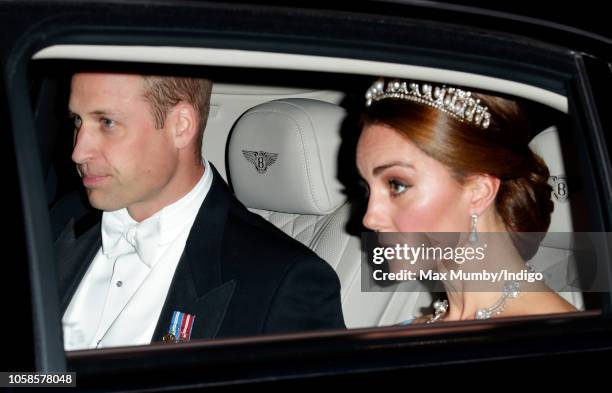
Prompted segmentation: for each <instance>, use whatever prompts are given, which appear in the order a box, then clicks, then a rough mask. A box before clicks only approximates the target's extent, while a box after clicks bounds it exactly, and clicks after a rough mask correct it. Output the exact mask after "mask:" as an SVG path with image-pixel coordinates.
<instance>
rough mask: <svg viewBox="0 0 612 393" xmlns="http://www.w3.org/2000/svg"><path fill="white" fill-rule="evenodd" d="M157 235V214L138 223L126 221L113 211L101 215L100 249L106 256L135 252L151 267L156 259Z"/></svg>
mask: <svg viewBox="0 0 612 393" xmlns="http://www.w3.org/2000/svg"><path fill="white" fill-rule="evenodd" d="M126 214H127V213H126ZM159 236H160V221H159V215H154V216H153V217H150V218H148V219H146V220H144V221H142V222H140V223H126V222H124V221H123V220H122V219H121V218H120V217H119V215H118V214H116V213H114V212H113V213H104V214H103V216H102V250H103V252H104V254H106V255H107V256H108V257H111V258H116V257H119V256H121V255H124V254H129V253H133V252H136V253H137V254H138V257H139V258H140V260H141V261H142V262H143V263H145V264H146V265H147V266H149V267H152V266H153V264H154V263H155V262H156V259H157V251H158V246H159Z"/></svg>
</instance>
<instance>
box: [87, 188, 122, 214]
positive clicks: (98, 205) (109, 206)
mask: <svg viewBox="0 0 612 393" xmlns="http://www.w3.org/2000/svg"><path fill="white" fill-rule="evenodd" d="M87 198H88V199H89V204H90V205H91V206H92V207H93V208H94V209H98V210H102V211H105V212H112V211H115V210H119V209H122V208H124V207H125V206H121V204H119V203H116V202H115V203H113V202H112V201H109V200H108V198H105V197H104V196H103V195H100V191H99V190H92V189H87Z"/></svg>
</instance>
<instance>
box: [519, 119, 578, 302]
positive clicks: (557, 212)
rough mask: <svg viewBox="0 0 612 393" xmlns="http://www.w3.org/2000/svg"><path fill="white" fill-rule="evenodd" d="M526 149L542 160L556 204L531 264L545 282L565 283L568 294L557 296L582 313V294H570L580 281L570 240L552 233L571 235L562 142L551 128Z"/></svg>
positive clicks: (560, 292) (573, 292)
mask: <svg viewBox="0 0 612 393" xmlns="http://www.w3.org/2000/svg"><path fill="white" fill-rule="evenodd" d="M529 147H530V148H531V150H532V151H533V152H534V153H536V154H537V155H539V156H540V157H542V159H543V160H544V162H545V163H546V165H547V166H548V170H549V172H550V179H549V184H550V185H551V186H552V187H553V195H552V199H553V202H554V204H555V208H554V211H553V213H552V216H551V219H550V227H549V228H548V234H547V235H546V236H545V237H544V239H543V240H542V243H540V248H539V249H538V252H537V253H536V255H534V257H533V258H532V259H531V261H530V263H531V265H532V266H533V267H534V268H535V270H537V271H540V272H542V273H544V275H545V278H548V279H550V280H552V281H554V282H555V283H559V282H562V283H567V290H563V289H562V288H561V290H560V291H559V294H560V295H561V296H563V297H564V298H565V299H566V300H567V301H569V302H570V303H572V304H573V305H574V306H575V307H576V308H578V309H579V310H583V309H584V301H583V297H582V293H581V292H577V291H575V290H573V288H576V287H579V282H578V281H579V277H578V273H577V272H578V270H577V267H576V265H575V260H574V258H573V254H574V252H573V244H572V242H571V236H567V237H562V236H554V235H553V234H554V233H555V232H572V231H573V225H572V211H571V205H570V194H569V190H568V188H567V183H566V178H565V167H564V165H563V155H562V150H561V141H560V139H559V134H558V131H557V128H556V127H554V126H553V127H549V128H547V129H545V130H544V131H542V132H540V133H539V134H538V135H536V136H535V137H534V138H533V140H532V141H531V142H530V143H529Z"/></svg>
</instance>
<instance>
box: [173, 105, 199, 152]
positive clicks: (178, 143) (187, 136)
mask: <svg viewBox="0 0 612 393" xmlns="http://www.w3.org/2000/svg"><path fill="white" fill-rule="evenodd" d="M169 117H170V118H171V124H172V128H171V132H172V137H173V140H174V146H175V147H176V148H177V149H179V150H180V149H184V148H186V147H188V146H189V145H190V144H191V143H192V142H193V141H195V139H196V136H197V133H198V122H197V114H196V112H195V109H194V108H193V106H191V105H189V104H187V103H183V102H179V103H178V104H177V105H176V106H175V107H174V108H173V109H172V111H171V113H170V116H169Z"/></svg>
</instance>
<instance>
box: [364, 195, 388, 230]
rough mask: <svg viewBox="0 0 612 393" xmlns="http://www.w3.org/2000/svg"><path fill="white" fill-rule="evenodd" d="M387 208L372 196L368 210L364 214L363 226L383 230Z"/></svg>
mask: <svg viewBox="0 0 612 393" xmlns="http://www.w3.org/2000/svg"><path fill="white" fill-rule="evenodd" d="M386 219H387V218H386V217H385V209H384V206H382V205H381V204H380V203H379V202H377V201H376V200H375V199H374V198H372V196H371V195H370V198H369V199H368V210H367V211H366V213H365V215H364V216H363V226H364V227H366V228H368V229H370V230H372V231H382V230H383V229H384V228H385V225H384V224H385V221H386Z"/></svg>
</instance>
